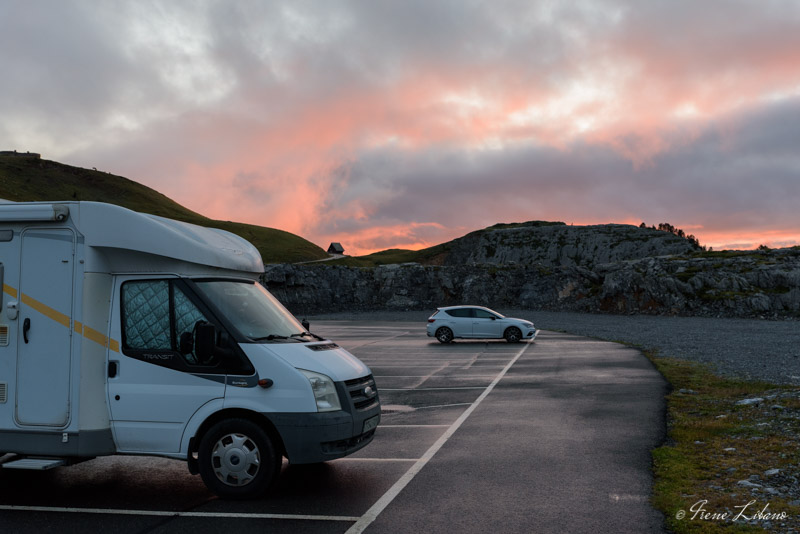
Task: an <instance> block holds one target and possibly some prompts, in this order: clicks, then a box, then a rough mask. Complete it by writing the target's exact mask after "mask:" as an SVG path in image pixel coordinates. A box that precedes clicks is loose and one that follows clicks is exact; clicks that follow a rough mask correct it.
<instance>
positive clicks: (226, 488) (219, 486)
mask: <svg viewBox="0 0 800 534" xmlns="http://www.w3.org/2000/svg"><path fill="white" fill-rule="evenodd" d="M275 450H276V449H275V445H274V444H273V443H272V440H271V439H270V438H269V436H268V435H267V433H266V432H265V431H264V429H262V428H261V427H260V426H258V425H257V424H256V423H254V422H253V421H250V420H248V419H229V420H226V421H220V422H219V423H217V424H215V425H214V426H212V427H211V428H210V429H209V430H208V432H206V433H205V435H204V436H203V438H202V440H201V441H200V448H199V449H198V462H199V470H200V476H201V477H202V478H203V482H205V484H206V486H207V487H208V489H210V490H211V491H213V492H214V493H216V494H217V495H218V496H220V497H222V498H227V499H250V498H253V497H257V496H259V495H261V494H262V493H263V492H264V491H266V489H267V488H268V487H269V486H271V485H272V484H273V482H275V480H276V479H277V478H278V473H279V472H280V465H281V457H280V455H278V454H277V453H276V452H275Z"/></svg>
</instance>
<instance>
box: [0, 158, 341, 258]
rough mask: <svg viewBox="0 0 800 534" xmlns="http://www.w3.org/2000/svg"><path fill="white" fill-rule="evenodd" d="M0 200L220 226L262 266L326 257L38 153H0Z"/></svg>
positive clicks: (276, 233)
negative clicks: (102, 208)
mask: <svg viewBox="0 0 800 534" xmlns="http://www.w3.org/2000/svg"><path fill="white" fill-rule="evenodd" d="M0 198H4V199H7V200H11V201H15V202H35V201H69V200H89V201H95V202H108V203H110V204H116V205H118V206H122V207H125V208H128V209H132V210H134V211H139V212H143V213H150V214H152V215H159V216H161V217H169V218H171V219H176V220H179V221H184V222H189V223H193V224H197V225H199V226H208V227H214V228H220V229H222V230H227V231H228V232H232V233H234V234H237V235H239V236H241V237H243V238H245V239H247V240H248V241H250V242H251V243H253V245H255V246H256V248H258V250H259V252H261V257H262V258H263V260H264V263H294V262H299V261H310V260H318V259H322V258H327V257H328V254H327V253H326V252H325V251H324V250H323V249H322V248H320V247H318V246H317V245H315V244H313V243H311V242H310V241H308V240H306V239H303V238H302V237H299V236H297V235H294V234H292V233H289V232H285V231H283V230H277V229H274V228H267V227H263V226H256V225H252V224H245V223H237V222H231V221H217V220H214V219H209V218H208V217H204V216H203V215H200V214H199V213H196V212H194V211H191V210H189V209H187V208H185V207H184V206H181V205H180V204H178V203H177V202H175V201H173V200H172V199H170V198H168V197H166V196H165V195H162V194H161V193H159V192H158V191H155V190H154V189H151V188H149V187H147V186H145V185H142V184H140V183H137V182H134V181H133V180H129V179H127V178H124V177H122V176H116V175H113V174H110V173H107V172H102V171H98V170H96V169H94V170H89V169H83V168H80V167H72V166H70V165H65V164H63V163H58V162H55V161H50V160H44V159H39V157H38V154H35V155H34V154H32V153H31V154H27V153H14V152H13V151H5V152H0Z"/></svg>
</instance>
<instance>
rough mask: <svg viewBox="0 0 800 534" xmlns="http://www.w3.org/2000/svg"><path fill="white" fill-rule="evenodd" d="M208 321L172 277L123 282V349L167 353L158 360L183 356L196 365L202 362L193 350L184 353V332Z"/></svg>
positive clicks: (210, 363)
mask: <svg viewBox="0 0 800 534" xmlns="http://www.w3.org/2000/svg"><path fill="white" fill-rule="evenodd" d="M207 320H208V319H207V318H206V316H205V315H204V314H203V313H202V312H201V311H200V310H199V309H198V308H197V306H195V304H194V303H193V302H192V301H191V300H190V299H189V298H188V297H187V296H186V294H185V293H184V292H183V290H182V289H181V288H180V287H178V286H177V285H176V284H174V283H172V282H170V281H168V280H137V281H131V282H125V283H124V284H123V285H122V322H123V325H122V326H123V350H125V349H127V350H128V351H133V353H140V351H142V352H143V351H149V352H156V353H161V354H164V353H167V354H164V356H165V357H164V358H163V359H157V360H155V361H159V362H162V363H164V364H167V362H168V360H170V359H171V358H172V357H174V356H175V355H180V357H181V358H183V360H184V361H185V362H186V363H187V364H189V365H196V364H198V363H200V362H198V360H197V358H196V356H195V354H194V352H193V351H192V352H189V353H188V354H180V351H179V343H180V339H181V334H184V333H186V332H188V333H193V331H194V325H195V324H197V322H199V321H207ZM148 361H151V360H150V359H148ZM203 363H204V364H205V365H213V363H214V362H203Z"/></svg>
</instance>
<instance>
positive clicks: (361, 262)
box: [326, 221, 564, 267]
mask: <svg viewBox="0 0 800 534" xmlns="http://www.w3.org/2000/svg"><path fill="white" fill-rule="evenodd" d="M543 226H564V223H563V222H549V221H528V222H523V223H499V224H495V225H494V226H490V227H488V228H483V229H481V230H475V231H474V232H470V233H468V234H467V235H465V236H463V237H459V238H456V239H453V240H452V241H448V242H446V243H442V244H440V245H435V246H432V247H428V248H423V249H420V250H407V249H400V248H392V249H389V250H383V251H381V252H375V253H372V254H368V255H366V256H355V257H352V258H342V259H339V260H333V261H330V262H326V264H327V265H331V264H333V265H348V266H351V267H376V266H378V265H391V264H393V263H412V262H416V263H421V264H423V265H443V264H445V263H446V261H447V257H448V255H449V254H450V252H451V251H452V250H453V247H454V246H457V245H458V244H459V243H460V242H461V241H464V240H468V239H474V238H477V237H480V236H481V235H482V234H485V233H489V232H492V231H494V230H505V229H508V228H540V227H543Z"/></svg>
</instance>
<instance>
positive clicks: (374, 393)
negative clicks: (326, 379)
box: [344, 375, 378, 410]
mask: <svg viewBox="0 0 800 534" xmlns="http://www.w3.org/2000/svg"><path fill="white" fill-rule="evenodd" d="M344 385H345V389H346V390H347V393H348V395H349V396H350V402H351V403H352V404H353V407H354V408H355V409H356V410H365V409H367V408H370V407H371V406H374V405H375V404H376V403H377V402H378V388H377V387H376V386H375V379H373V378H372V375H368V376H365V377H362V378H356V379H354V380H348V381H346V382H345V383H344ZM367 388H369V389H367ZM370 390H371V392H370Z"/></svg>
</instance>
